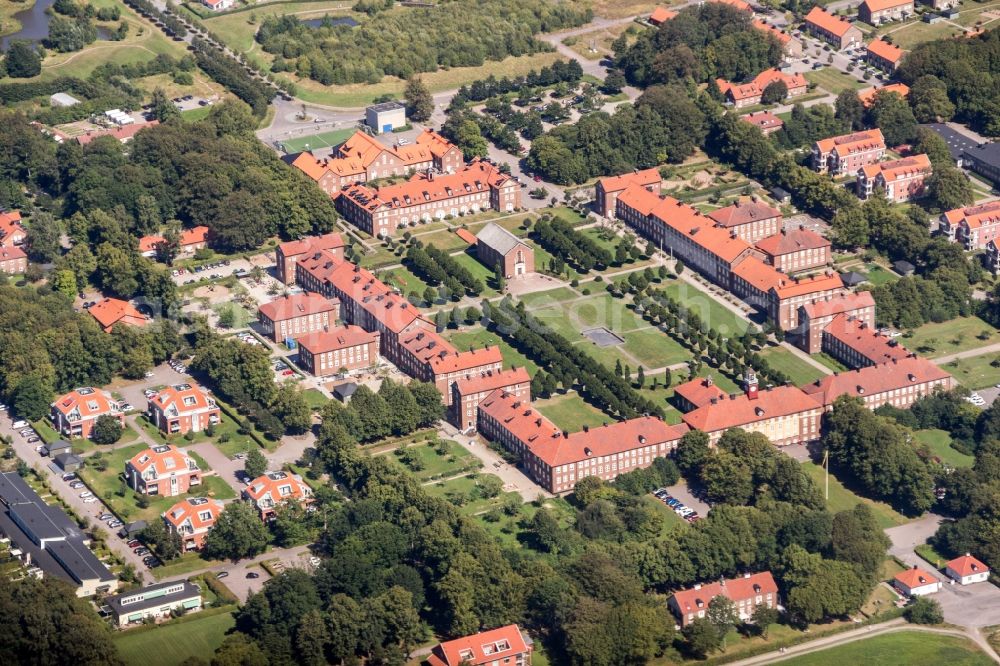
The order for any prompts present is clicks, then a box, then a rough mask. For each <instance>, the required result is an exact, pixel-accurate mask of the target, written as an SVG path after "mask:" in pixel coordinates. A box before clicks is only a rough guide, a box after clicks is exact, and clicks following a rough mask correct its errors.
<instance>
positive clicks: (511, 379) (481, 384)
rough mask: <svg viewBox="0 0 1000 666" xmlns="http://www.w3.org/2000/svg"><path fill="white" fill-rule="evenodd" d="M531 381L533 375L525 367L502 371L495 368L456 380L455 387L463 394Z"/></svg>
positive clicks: (493, 389)
mask: <svg viewBox="0 0 1000 666" xmlns="http://www.w3.org/2000/svg"><path fill="white" fill-rule="evenodd" d="M530 381H531V377H530V376H529V375H528V371H527V370H526V369H525V368H511V369H510V370H501V371H500V372H497V371H495V370H494V371H491V372H481V373H479V374H476V375H466V376H465V377H462V378H461V379H458V380H456V381H455V387H456V390H457V391H458V392H459V393H460V394H461V395H471V394H473V393H482V392H483V391H495V390H497V389H502V388H506V387H508V386H514V385H515V384H526V383H528V382H530Z"/></svg>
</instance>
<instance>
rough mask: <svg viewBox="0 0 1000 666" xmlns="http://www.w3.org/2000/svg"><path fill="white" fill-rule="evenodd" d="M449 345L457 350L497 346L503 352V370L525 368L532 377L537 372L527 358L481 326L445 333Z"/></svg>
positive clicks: (533, 364)
mask: <svg viewBox="0 0 1000 666" xmlns="http://www.w3.org/2000/svg"><path fill="white" fill-rule="evenodd" d="M445 337H447V338H448V339H449V340H450V341H451V344H453V345H455V347H456V348H458V349H468V348H469V347H476V348H477V349H478V348H480V347H485V346H489V345H499V346H500V351H501V352H503V367H504V368H505V369H509V368H513V367H515V366H516V367H518V368H527V370H528V374H530V375H531V376H534V375H535V373H536V372H538V366H537V365H535V363H534V361H532V360H531V359H529V358H528V357H527V356H525V355H524V354H522V353H521V352H519V351H517V350H516V349H514V348H513V347H511V346H510V344H509V343H508V342H507V341H506V340H504V339H503V338H501V337H500V336H499V335H497V334H496V333H493V332H492V331H488V330H486V329H485V328H482V327H481V326H476V327H475V328H472V329H470V330H464V331H449V332H446V333H445Z"/></svg>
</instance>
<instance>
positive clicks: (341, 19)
mask: <svg viewBox="0 0 1000 666" xmlns="http://www.w3.org/2000/svg"><path fill="white" fill-rule="evenodd" d="M327 21H328V22H329V23H330V25H346V26H347V27H348V28H356V27H358V26H359V25H360V24H359V23H358V22H357V21H355V20H354V19H353V18H351V17H350V16H327V17H325V18H315V19H302V23H304V24H305V25H307V26H309V27H310V28H319V27H322V25H323V23H324V22H327Z"/></svg>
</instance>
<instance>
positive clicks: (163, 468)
mask: <svg viewBox="0 0 1000 666" xmlns="http://www.w3.org/2000/svg"><path fill="white" fill-rule="evenodd" d="M129 464H130V465H132V467H133V468H135V469H137V470H138V471H139V472H140V473H143V472H145V471H146V470H147V469H149V468H150V467H152V468H153V469H155V470H156V475H157V476H162V475H164V474H170V473H171V472H178V471H185V472H186V471H189V470H194V469H197V468H198V465H197V463H195V462H194V459H193V458H191V457H190V456H189V455H188V454H187V453H185V452H184V451H182V450H181V449H179V448H177V447H176V446H174V445H173V444H167V445H165V446H157V447H155V448H149V449H143V450H142V451H139V453H137V454H135V455H134V456H132V459H131V460H129ZM192 465H193V466H194V467H191V466H192Z"/></svg>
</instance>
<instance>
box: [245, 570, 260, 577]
mask: <svg viewBox="0 0 1000 666" xmlns="http://www.w3.org/2000/svg"><path fill="white" fill-rule="evenodd" d="M247 578H250V579H256V578H260V574H259V573H257V572H256V571H251V572H250V573H248V574H247Z"/></svg>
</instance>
